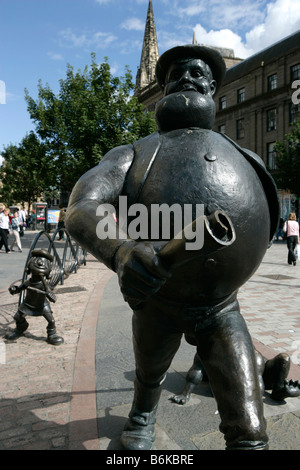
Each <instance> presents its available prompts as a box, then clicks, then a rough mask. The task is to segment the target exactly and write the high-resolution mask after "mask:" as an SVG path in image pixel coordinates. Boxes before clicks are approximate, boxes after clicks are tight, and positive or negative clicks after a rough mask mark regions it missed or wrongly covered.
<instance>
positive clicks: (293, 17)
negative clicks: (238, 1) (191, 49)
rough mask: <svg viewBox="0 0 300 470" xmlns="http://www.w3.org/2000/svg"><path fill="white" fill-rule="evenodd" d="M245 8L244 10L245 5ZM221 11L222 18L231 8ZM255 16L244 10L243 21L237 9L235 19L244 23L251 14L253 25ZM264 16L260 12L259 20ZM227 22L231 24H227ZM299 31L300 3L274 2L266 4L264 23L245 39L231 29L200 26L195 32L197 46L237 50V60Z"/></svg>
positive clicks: (290, 0) (289, 0) (277, 0)
mask: <svg viewBox="0 0 300 470" xmlns="http://www.w3.org/2000/svg"><path fill="white" fill-rule="evenodd" d="M242 6H243V7H245V5H241V7H242ZM222 10H223V11H222V12H221V13H220V15H219V18H221V15H226V16H228V15H229V10H230V9H229V10H228V9H227V7H226V6H224V8H222ZM252 13H253V10H252V9H251V8H250V9H249V11H244V18H242V16H241V15H242V10H241V9H238V11H237V12H236V19H237V18H238V17H239V16H240V19H241V20H242V21H245V20H246V18H247V16H246V15H248V17H249V23H250V22H251V24H252V18H251V16H252ZM261 14H262V11H260V12H257V15H256V17H257V18H258V17H259V15H261ZM224 23H225V24H228V22H227V23H226V22H225V21H224ZM299 29H300V0H275V1H274V2H273V3H268V4H267V8H266V12H265V15H264V17H263V19H262V21H261V22H260V23H256V24H255V26H253V27H252V29H251V28H250V29H249V30H248V31H247V29H246V30H245V36H244V39H243V38H242V36H241V35H240V34H238V33H235V32H233V31H232V30H231V29H228V28H226V29H225V28H222V29H211V30H210V31H207V30H206V29H205V28H204V27H203V26H202V24H197V25H196V26H195V28H194V31H195V34H196V39H197V42H198V43H201V44H206V45H211V46H217V47H218V46H219V47H225V48H231V49H234V52H235V56H236V57H240V58H243V59H246V58H247V57H249V56H250V55H252V54H255V53H256V52H258V51H260V50H262V49H264V48H265V47H268V46H270V45H271V44H274V43H275V42H277V41H279V40H281V39H283V38H284V37H286V36H289V35H290V34H292V33H294V32H296V31H297V30H299Z"/></svg>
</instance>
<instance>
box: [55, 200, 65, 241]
mask: <svg viewBox="0 0 300 470" xmlns="http://www.w3.org/2000/svg"><path fill="white" fill-rule="evenodd" d="M58 207H59V209H60V211H59V218H58V226H57V227H58V228H59V229H63V228H64V227H65V218H66V211H65V210H64V208H63V206H62V205H61V204H60V205H59V206H58ZM58 233H59V238H58V240H64V231H63V230H59V232H58Z"/></svg>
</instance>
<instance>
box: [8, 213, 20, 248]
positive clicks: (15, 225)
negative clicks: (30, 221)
mask: <svg viewBox="0 0 300 470" xmlns="http://www.w3.org/2000/svg"><path fill="white" fill-rule="evenodd" d="M20 226H22V222H21V221H20V219H19V214H18V211H15V212H14V215H13V218H12V219H11V228H12V231H13V235H14V240H13V242H12V244H11V247H10V249H11V251H14V250H13V247H14V245H15V243H16V244H17V247H18V249H19V251H22V245H21V239H20Z"/></svg>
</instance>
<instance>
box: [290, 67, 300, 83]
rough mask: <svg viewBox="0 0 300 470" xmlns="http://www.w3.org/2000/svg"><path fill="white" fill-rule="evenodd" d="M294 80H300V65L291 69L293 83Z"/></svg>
mask: <svg viewBox="0 0 300 470" xmlns="http://www.w3.org/2000/svg"><path fill="white" fill-rule="evenodd" d="M294 80H300V64H296V65H293V66H292V67H291V82H293V81H294Z"/></svg>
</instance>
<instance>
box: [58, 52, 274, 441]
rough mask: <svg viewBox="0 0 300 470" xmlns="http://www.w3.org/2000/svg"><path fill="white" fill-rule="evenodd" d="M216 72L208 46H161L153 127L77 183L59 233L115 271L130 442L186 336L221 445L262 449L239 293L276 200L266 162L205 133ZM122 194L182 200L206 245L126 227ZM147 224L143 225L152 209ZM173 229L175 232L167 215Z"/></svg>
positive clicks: (218, 64) (149, 430)
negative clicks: (129, 349)
mask: <svg viewBox="0 0 300 470" xmlns="http://www.w3.org/2000/svg"><path fill="white" fill-rule="evenodd" d="M224 75H225V65H224V61H223V59H222V57H221V56H220V54H219V53H218V52H217V51H216V50H214V49H211V48H208V47H203V46H198V45H187V46H178V47H175V48H173V49H170V50H168V51H167V52H165V53H164V54H163V55H162V56H161V57H160V59H159V60H158V63H157V67H156V77H157V82H158V84H159V85H160V86H161V88H162V89H163V90H164V97H163V98H162V100H161V101H160V102H159V103H158V104H157V106H156V120H157V125H158V132H156V133H154V134H152V135H150V136H148V137H146V138H144V139H142V140H140V141H138V142H136V143H135V144H133V145H125V146H121V147H118V148H115V149H113V150H111V151H110V152H109V153H108V154H107V155H106V156H105V157H104V158H103V159H102V161H101V162H100V164H99V165H98V166H97V167H95V168H93V169H92V170H90V171H89V172H87V173H86V174H85V175H84V176H83V177H82V178H81V179H80V180H79V181H78V183H77V184H76V186H75V188H74V190H73V193H72V195H71V199H70V203H69V208H68V210H67V220H66V225H67V229H68V230H69V232H70V233H71V235H72V236H73V237H74V238H75V239H76V240H77V241H78V242H79V243H80V244H81V245H82V246H83V247H84V248H86V249H87V250H88V251H89V252H90V253H92V254H93V255H94V256H95V257H96V258H97V259H98V260H100V261H101V262H103V263H104V264H105V265H106V266H108V267H109V268H110V269H112V270H114V271H115V272H116V273H117V275H118V278H119V284H120V288H121V291H122V293H123V296H124V298H125V300H126V301H128V303H129V305H130V306H131V307H132V309H133V346H134V353H135V360H136V377H135V393H134V400H133V405H132V409H131V412H130V415H129V419H128V421H127V423H126V425H125V428H124V431H123V433H122V437H121V441H122V443H123V446H124V447H125V448H126V449H137V450H139V449H151V448H152V446H153V442H154V439H155V432H154V425H155V415H156V409H157V405H158V401H159V397H160V393H161V389H162V384H163V381H164V378H165V374H166V372H167V370H168V368H169V366H170V364H171V362H172V359H173V357H174V355H175V353H176V351H177V350H178V348H179V346H180V341H181V337H182V335H183V334H184V335H185V337H186V338H187V340H188V341H190V342H191V343H192V344H196V345H197V352H198V355H199V357H200V358H201V363H202V365H203V367H204V368H205V371H206V373H207V375H208V377H209V382H210V386H211V388H212V391H213V394H214V397H215V399H216V401H217V404H218V410H219V413H220V417H221V425H220V430H221V431H222V432H223V433H224V435H225V440H226V448H227V449H265V448H267V445H268V444H267V443H268V437H267V434H266V426H265V420H264V416H263V404H262V398H261V393H260V387H259V380H258V373H257V368H256V360H255V353H254V349H253V345H252V341H251V338H250V335H249V333H248V330H247V327H246V324H245V322H244V320H243V318H242V316H241V314H240V310H239V304H238V301H237V291H238V289H239V287H240V286H241V285H243V284H244V283H245V282H246V281H247V280H248V279H249V278H250V277H251V276H252V274H253V273H254V272H255V271H256V269H257V268H258V266H259V264H260V263H261V260H262V258H263V256H264V254H265V252H266V250H267V248H268V245H269V242H270V240H272V238H273V234H274V233H275V231H276V227H277V221H278V199H277V192H276V188H275V185H274V183H273V180H272V178H271V176H270V175H269V174H268V172H267V171H266V170H265V167H264V164H263V162H262V160H261V159H260V158H259V157H258V156H257V155H255V154H254V153H252V152H250V151H247V150H245V149H242V148H240V147H239V146H238V145H237V144H235V143H234V142H232V141H231V140H230V139H229V138H227V137H226V136H224V135H223V134H219V133H216V132H213V131H212V130H211V129H212V126H213V123H214V118H215V105H214V101H213V95H214V93H215V92H216V90H217V89H218V88H219V87H220V85H221V83H222V80H223V78H224ZM120 196H124V197H125V196H126V197H127V199H126V201H127V203H128V207H132V206H133V204H137V203H138V204H140V205H143V207H146V208H147V209H148V210H149V214H150V211H151V208H152V207H153V206H154V205H162V204H166V205H167V206H168V207H173V205H174V204H179V205H180V207H182V208H185V207H187V206H189V207H190V206H192V207H193V214H192V216H193V218H194V219H196V218H197V211H196V207H197V206H198V205H201V206H202V207H203V209H204V213H203V216H202V218H201V217H200V219H201V220H202V222H203V226H204V244H203V247H202V249H201V250H197V251H187V250H186V253H184V251H183V250H182V243H180V240H178V239H177V238H178V237H176V238H175V239H173V240H171V241H169V243H168V240H167V239H165V238H164V235H163V233H162V231H160V232H159V235H158V237H157V236H156V237H154V238H155V239H151V236H150V237H145V236H141V237H140V238H139V239H133V238H132V237H130V234H128V233H124V232H122V230H121V228H120V227H119V225H120V224H121V216H120V214H119V209H120V208H119V206H118V203H119V201H120ZM105 204H108V205H109V206H107V207H108V208H111V207H114V208H115V214H111V216H107V217H106V224H107V228H106V231H107V238H105V237H103V236H99V232H97V225H98V223H99V219H100V218H99V214H100V212H101V211H100V212H99V211H98V207H102V208H103V206H104V207H106V206H105ZM109 210H110V209H108V211H109ZM110 212H113V211H111V210H110ZM101 214H102V216H103V212H101ZM128 214H129V212H128ZM131 215H132V214H131ZM123 219H124V217H123ZM102 220H103V219H102ZM115 220H116V221H117V226H118V230H117V231H116V230H115V227H114V224H116V222H115ZM122 222H123V223H124V220H123V221H122ZM125 222H126V224H125V226H126V225H127V226H128V222H129V219H128V220H126V221H125ZM148 222H149V227H150V228H151V223H153V220H152V218H151V216H150V215H149V221H148ZM170 224H171V230H170V236H169V238H173V237H174V236H175V235H177V233H176V229H175V224H176V220H175V217H174V218H173V219H172V218H171V217H170ZM96 232H97V233H98V236H97V235H96ZM150 232H151V231H150ZM151 233H152V232H151ZM177 261H178V262H177Z"/></svg>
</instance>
